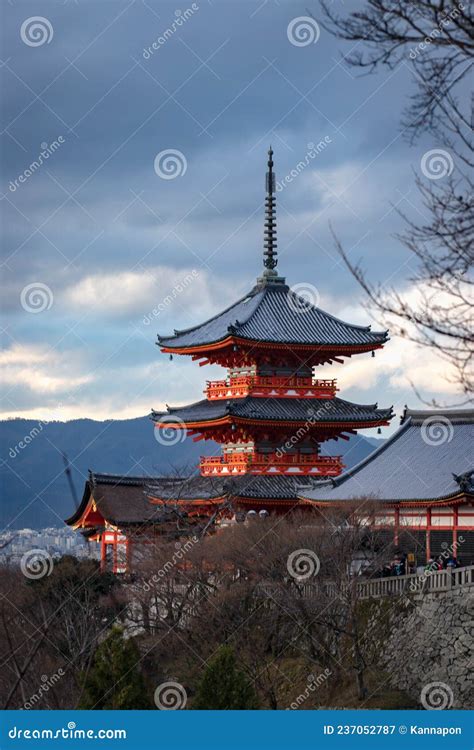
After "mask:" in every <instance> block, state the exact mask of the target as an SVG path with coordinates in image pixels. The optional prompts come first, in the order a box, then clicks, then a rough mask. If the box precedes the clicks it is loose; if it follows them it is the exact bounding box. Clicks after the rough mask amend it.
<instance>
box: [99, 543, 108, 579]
mask: <svg viewBox="0 0 474 750" xmlns="http://www.w3.org/2000/svg"><path fill="white" fill-rule="evenodd" d="M106 552H107V549H106V545H105V538H104V534H102V536H101V537H100V570H101V572H102V573H103V572H104V571H105V567H106V562H107V555H106Z"/></svg>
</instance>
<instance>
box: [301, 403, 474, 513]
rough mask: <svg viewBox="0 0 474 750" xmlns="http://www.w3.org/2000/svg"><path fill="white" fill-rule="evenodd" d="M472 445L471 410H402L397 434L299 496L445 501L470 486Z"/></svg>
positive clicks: (473, 465) (473, 421)
mask: <svg viewBox="0 0 474 750" xmlns="http://www.w3.org/2000/svg"><path fill="white" fill-rule="evenodd" d="M473 446H474V410H461V411H455V410H453V411H449V410H447V411H443V412H441V411H409V410H406V411H405V415H404V418H403V423H402V426H401V427H400V429H399V430H398V432H396V433H395V434H394V435H393V436H392V437H391V438H389V439H388V440H387V441H386V442H385V443H384V444H383V445H382V446H381V447H380V448H378V449H377V450H375V451H374V452H373V453H372V454H370V456H368V457H367V458H366V459H364V460H363V461H361V462H360V463H359V464H358V465H357V466H355V467H353V468H352V469H350V470H349V471H346V472H345V473H344V474H341V475H340V476H339V477H337V478H335V479H332V480H325V481H324V482H321V483H320V484H319V485H318V486H317V487H316V488H315V489H313V490H311V491H307V490H302V489H300V490H299V495H300V496H301V497H305V498H308V499H310V500H315V501H318V500H319V501H336V500H351V499H355V498H360V497H367V496H371V497H373V498H375V499H379V500H384V501H397V500H405V501H406V500H429V499H442V498H447V497H450V496H452V495H456V494H458V493H459V492H460V489H461V487H462V485H461V483H462V482H464V485H463V486H464V488H466V486H469V482H472V475H471V477H469V472H470V471H471V470H472V469H473V468H474V448H473ZM453 475H455V476H453ZM472 491H473V492H474V487H472Z"/></svg>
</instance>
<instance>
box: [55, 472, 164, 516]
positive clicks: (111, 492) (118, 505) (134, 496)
mask: <svg viewBox="0 0 474 750" xmlns="http://www.w3.org/2000/svg"><path fill="white" fill-rule="evenodd" d="M150 481H151V480H150V478H149V477H132V476H120V475H116V474H97V473H93V472H89V478H88V480H87V481H86V483H85V488H84V494H83V497H82V500H81V503H80V505H79V508H78V509H77V510H76V512H75V513H74V514H73V515H72V516H71V517H70V518H68V519H67V520H66V523H67V524H68V525H74V524H75V523H76V522H77V521H78V520H79V518H80V517H81V515H82V514H83V513H84V511H85V510H86V508H87V505H88V502H89V500H90V498H91V496H92V497H93V498H94V500H95V502H96V505H97V509H98V510H99V512H100V513H101V514H102V516H103V517H104V519H105V520H106V521H108V522H109V523H111V524H114V525H117V526H120V527H124V526H127V525H134V524H140V523H147V524H149V523H164V522H165V521H169V520H170V513H169V511H165V512H164V511H163V508H160V507H157V506H154V505H152V504H151V503H150V502H149V500H148V498H147V495H146V487H147V485H148V483H149V482H150ZM154 481H155V482H162V483H163V485H164V486H165V487H167V488H168V487H169V486H170V484H172V483H176V481H177V480H176V479H174V478H172V479H170V478H163V477H156V478H155V480H154ZM175 515H176V514H175Z"/></svg>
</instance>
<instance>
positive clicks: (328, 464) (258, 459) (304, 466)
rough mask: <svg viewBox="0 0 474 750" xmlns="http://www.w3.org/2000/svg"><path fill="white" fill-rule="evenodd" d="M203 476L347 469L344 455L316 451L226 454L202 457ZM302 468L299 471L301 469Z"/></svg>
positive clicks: (329, 473)
mask: <svg viewBox="0 0 474 750" xmlns="http://www.w3.org/2000/svg"><path fill="white" fill-rule="evenodd" d="M200 467H201V474H202V475H203V476H210V475H214V476H216V475H217V476H219V475H236V474H304V475H306V474H315V475H322V476H337V475H338V474H340V473H341V471H342V469H343V468H344V464H343V463H342V456H319V455H318V454H317V453H284V454H282V455H280V454H277V453H258V452H256V451H255V452H253V453H224V455H223V456H202V457H201V463H200ZM298 469H299V471H298Z"/></svg>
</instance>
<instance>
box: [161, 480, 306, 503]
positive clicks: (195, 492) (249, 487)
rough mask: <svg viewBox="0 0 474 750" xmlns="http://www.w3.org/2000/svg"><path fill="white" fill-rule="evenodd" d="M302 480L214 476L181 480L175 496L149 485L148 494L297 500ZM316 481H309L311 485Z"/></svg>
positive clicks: (182, 498)
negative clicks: (221, 477)
mask: <svg viewBox="0 0 474 750" xmlns="http://www.w3.org/2000/svg"><path fill="white" fill-rule="evenodd" d="M301 483H302V480H301V478H300V479H299V480H298V481H296V480H295V479H294V478H293V477H285V476H275V477H258V476H254V475H246V476H242V477H225V478H223V479H214V478H211V477H201V476H192V477H188V478H186V479H183V480H181V481H180V485H179V486H176V487H175V491H174V493H173V492H172V493H170V494H166V492H163V487H162V486H154V485H153V483H150V486H149V488H148V492H149V494H150V495H151V496H152V497H162V498H163V499H167V500H183V501H185V500H191V501H192V500H198V499H200V500H206V499H208V498H209V499H213V498H218V497H223V496H226V497H228V498H230V499H232V498H233V497H236V498H237V497H243V498H247V497H248V498H269V499H278V498H281V499H288V498H289V499H294V500H296V495H297V489H298V488H301ZM313 485H314V482H310V480H308V486H313Z"/></svg>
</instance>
